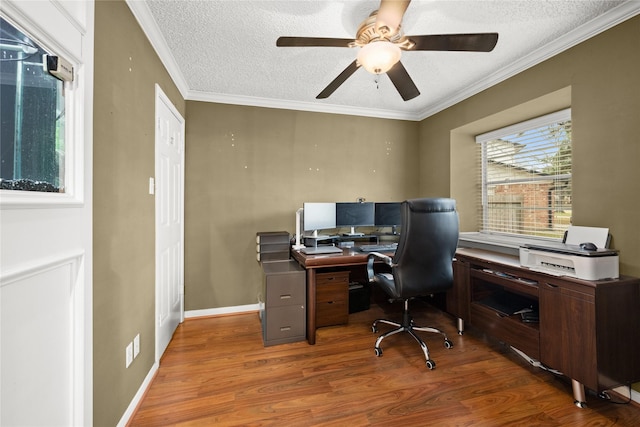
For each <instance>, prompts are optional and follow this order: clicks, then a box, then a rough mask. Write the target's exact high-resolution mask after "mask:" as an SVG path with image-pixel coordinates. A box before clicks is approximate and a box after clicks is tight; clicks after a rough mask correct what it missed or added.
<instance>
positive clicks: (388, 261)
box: [367, 252, 394, 282]
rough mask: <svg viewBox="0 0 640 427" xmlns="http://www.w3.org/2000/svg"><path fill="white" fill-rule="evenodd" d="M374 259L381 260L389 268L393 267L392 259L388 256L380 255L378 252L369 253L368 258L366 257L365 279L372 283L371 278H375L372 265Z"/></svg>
mask: <svg viewBox="0 0 640 427" xmlns="http://www.w3.org/2000/svg"><path fill="white" fill-rule="evenodd" d="M376 259H379V260H382V261H383V262H384V263H385V264H387V265H388V266H390V267H393V266H394V264H393V258H391V257H390V256H388V255H385V254H381V253H380V252H370V253H369V256H367V277H368V278H369V282H373V277H374V276H375V272H374V271H373V263H374V262H375V261H376Z"/></svg>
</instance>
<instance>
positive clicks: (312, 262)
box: [291, 248, 369, 345]
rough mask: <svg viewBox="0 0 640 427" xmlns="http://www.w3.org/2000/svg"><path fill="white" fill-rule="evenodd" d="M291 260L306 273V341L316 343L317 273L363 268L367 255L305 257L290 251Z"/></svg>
mask: <svg viewBox="0 0 640 427" xmlns="http://www.w3.org/2000/svg"><path fill="white" fill-rule="evenodd" d="M291 254H292V256H293V258H294V259H295V260H296V261H298V262H299V263H300V265H301V266H302V267H304V268H305V269H306V271H307V341H308V342H309V344H312V345H313V344H315V343H316V314H317V313H316V296H317V293H316V291H317V282H316V274H317V272H318V271H322V270H329V269H334V268H341V267H345V268H346V269H348V267H350V266H360V267H364V266H365V265H366V264H367V257H368V255H369V254H368V253H366V252H360V251H359V250H358V249H354V248H349V249H343V250H342V253H341V254H340V253H338V254H322V255H305V254H303V253H301V252H300V251H291Z"/></svg>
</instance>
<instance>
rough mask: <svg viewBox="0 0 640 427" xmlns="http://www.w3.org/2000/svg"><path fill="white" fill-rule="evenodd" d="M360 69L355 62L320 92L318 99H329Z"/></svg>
mask: <svg viewBox="0 0 640 427" xmlns="http://www.w3.org/2000/svg"><path fill="white" fill-rule="evenodd" d="M358 68H360V65H358V61H357V60H355V61H353V62H352V63H351V64H349V65H348V66H347V68H345V69H344V70H343V71H342V72H341V73H340V74H339V75H338V77H336V78H335V79H333V81H332V82H331V83H329V85H328V86H327V87H326V88H324V90H323V91H322V92H320V93H319V94H318V96H316V99H325V98H328V97H329V96H330V95H331V94H332V93H333V92H335V91H336V89H338V88H339V87H340V85H341V84H342V83H344V82H345V81H346V80H347V79H348V78H349V77H351V75H352V74H353V73H355V72H356V70H357V69H358Z"/></svg>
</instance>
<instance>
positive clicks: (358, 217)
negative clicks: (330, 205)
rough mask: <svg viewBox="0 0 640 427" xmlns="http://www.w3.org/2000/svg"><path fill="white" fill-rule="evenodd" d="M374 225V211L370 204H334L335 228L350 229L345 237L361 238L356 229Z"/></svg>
mask: <svg viewBox="0 0 640 427" xmlns="http://www.w3.org/2000/svg"><path fill="white" fill-rule="evenodd" d="M373 225H375V209H374V203H372V202H340V203H336V227H350V228H351V232H350V233H345V235H347V236H362V235H364V233H357V232H356V227H359V226H363V227H365V226H373Z"/></svg>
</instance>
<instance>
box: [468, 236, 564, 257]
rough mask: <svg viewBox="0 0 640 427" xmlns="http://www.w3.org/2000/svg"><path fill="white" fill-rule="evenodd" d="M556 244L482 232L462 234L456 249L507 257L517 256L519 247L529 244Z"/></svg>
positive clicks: (550, 240)
mask: <svg viewBox="0 0 640 427" xmlns="http://www.w3.org/2000/svg"><path fill="white" fill-rule="evenodd" d="M541 242H558V240H557V239H544V238H536V237H533V236H515V235H506V234H492V233H483V232H464V233H460V237H459V238H458V247H460V248H474V249H483V250H487V251H492V252H498V253H503V254H507V255H514V256H519V252H520V247H521V246H523V245H525V244H528V243H529V244H530V243H538V244H539V243H541Z"/></svg>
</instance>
